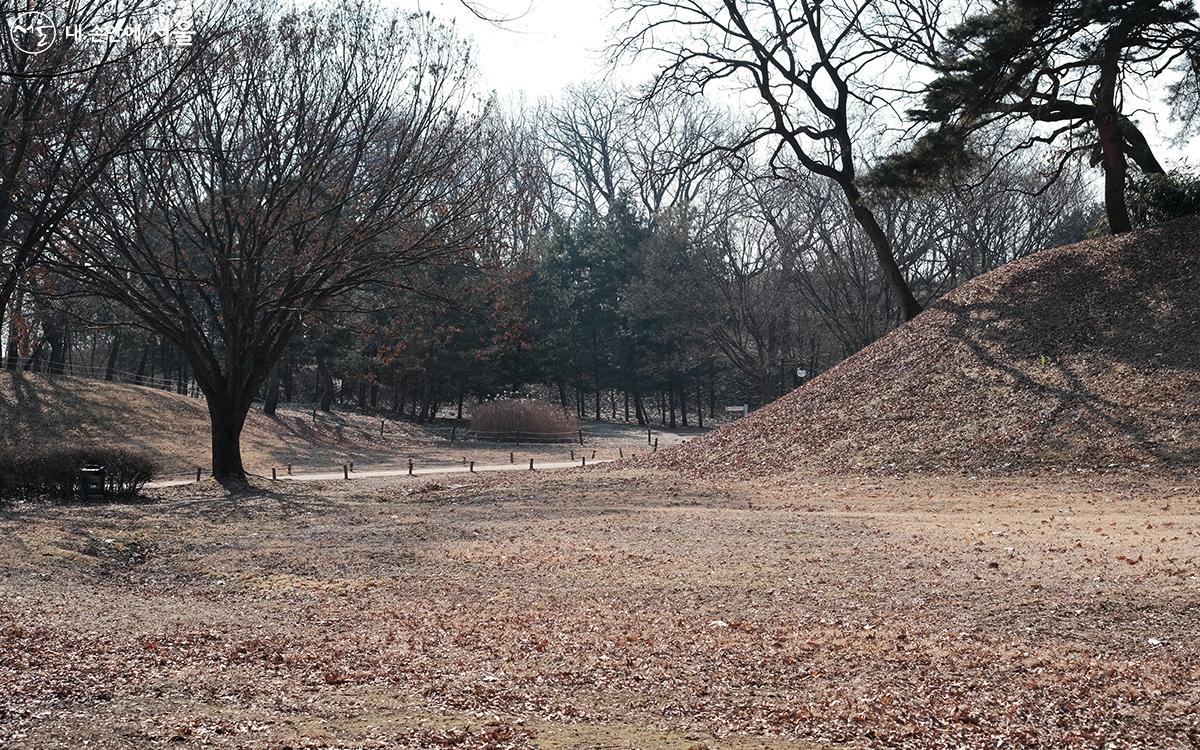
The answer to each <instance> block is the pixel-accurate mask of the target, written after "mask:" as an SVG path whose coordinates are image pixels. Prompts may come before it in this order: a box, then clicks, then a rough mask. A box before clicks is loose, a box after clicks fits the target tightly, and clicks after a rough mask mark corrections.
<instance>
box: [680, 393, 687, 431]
mask: <svg viewBox="0 0 1200 750" xmlns="http://www.w3.org/2000/svg"><path fill="white" fill-rule="evenodd" d="M679 414H680V416H682V417H683V426H684V427H687V426H688V417H687V386H686V385H681V386H679Z"/></svg>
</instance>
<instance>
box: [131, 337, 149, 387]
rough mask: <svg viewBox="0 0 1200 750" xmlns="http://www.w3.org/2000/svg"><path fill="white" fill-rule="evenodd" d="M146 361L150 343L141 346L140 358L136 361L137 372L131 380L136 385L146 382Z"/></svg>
mask: <svg viewBox="0 0 1200 750" xmlns="http://www.w3.org/2000/svg"><path fill="white" fill-rule="evenodd" d="M148 361H150V345H149V344H146V345H145V346H143V347H142V359H141V361H140V362H138V367H137V372H136V373H135V374H134V377H133V382H134V383H136V384H137V385H142V384H144V383H145V382H146V363H147V362H148Z"/></svg>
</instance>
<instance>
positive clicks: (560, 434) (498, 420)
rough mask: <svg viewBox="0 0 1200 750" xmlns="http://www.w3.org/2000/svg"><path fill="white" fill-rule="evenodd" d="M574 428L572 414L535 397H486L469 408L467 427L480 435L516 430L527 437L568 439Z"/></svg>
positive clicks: (574, 422) (495, 434) (487, 435)
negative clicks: (515, 398)
mask: <svg viewBox="0 0 1200 750" xmlns="http://www.w3.org/2000/svg"><path fill="white" fill-rule="evenodd" d="M578 429H579V422H578V421H577V420H576V419H575V416H574V415H573V414H570V413H568V412H565V411H563V410H562V409H560V408H559V407H557V406H552V405H550V404H543V403H540V402H538V401H529V400H512V401H490V402H488V403H485V404H480V405H478V406H476V407H475V408H474V409H473V410H472V412H471V431H472V432H475V433H478V434H479V436H480V437H499V436H505V435H509V434H512V433H518V434H520V435H522V436H527V437H531V438H544V439H556V438H558V439H569V438H572V437H574V436H575V433H576V431H577V430H578Z"/></svg>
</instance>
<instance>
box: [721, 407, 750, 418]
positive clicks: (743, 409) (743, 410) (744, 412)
mask: <svg viewBox="0 0 1200 750" xmlns="http://www.w3.org/2000/svg"><path fill="white" fill-rule="evenodd" d="M725 411H731V412H739V411H740V412H741V413H742V416H743V417H744V416H746V415H747V414H749V413H750V404H742V405H741V406H726V407H725Z"/></svg>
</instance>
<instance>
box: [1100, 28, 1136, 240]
mask: <svg viewBox="0 0 1200 750" xmlns="http://www.w3.org/2000/svg"><path fill="white" fill-rule="evenodd" d="M1105 47H1106V54H1105V59H1104V63H1103V64H1102V65H1101V66H1100V79H1099V80H1098V81H1097V82H1096V88H1095V92H1094V94H1093V104H1094V105H1095V107H1096V131H1097V132H1098V133H1099V136H1100V162H1101V164H1102V165H1103V167H1104V211H1105V213H1106V214H1107V215H1108V229H1109V231H1111V232H1112V233H1113V234H1121V233H1122V232H1128V231H1130V230H1131V229H1133V222H1132V221H1130V219H1129V208H1128V206H1126V205H1125V172H1126V165H1125V153H1124V150H1123V149H1122V147H1121V142H1122V138H1121V124H1120V120H1119V116H1118V114H1117V106H1116V92H1117V77H1118V75H1120V62H1119V58H1118V53H1119V51H1120V48H1119V47H1117V46H1116V45H1115V42H1114V41H1113V40H1109V42H1108V43H1107V44H1106V45H1105Z"/></svg>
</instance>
